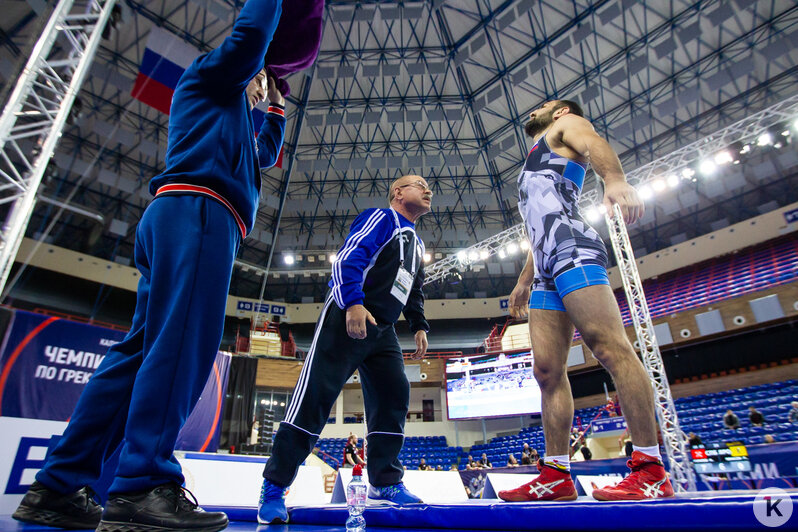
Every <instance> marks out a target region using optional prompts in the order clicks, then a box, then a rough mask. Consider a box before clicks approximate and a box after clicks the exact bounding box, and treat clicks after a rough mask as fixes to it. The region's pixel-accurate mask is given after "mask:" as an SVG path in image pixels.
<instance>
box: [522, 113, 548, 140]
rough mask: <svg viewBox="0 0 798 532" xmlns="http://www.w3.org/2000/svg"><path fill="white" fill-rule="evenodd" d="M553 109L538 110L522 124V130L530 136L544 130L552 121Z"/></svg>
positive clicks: (533, 136)
mask: <svg viewBox="0 0 798 532" xmlns="http://www.w3.org/2000/svg"><path fill="white" fill-rule="evenodd" d="M553 115H554V111H539V112H537V113H535V118H532V119H530V120H529V122H527V123H526V125H525V126H524V132H525V133H526V134H527V135H529V136H530V137H532V138H535V137H536V136H538V135H539V134H540V133H542V132H543V131H545V130H546V128H547V127H549V126H550V125H551V124H552V122H554V117H553Z"/></svg>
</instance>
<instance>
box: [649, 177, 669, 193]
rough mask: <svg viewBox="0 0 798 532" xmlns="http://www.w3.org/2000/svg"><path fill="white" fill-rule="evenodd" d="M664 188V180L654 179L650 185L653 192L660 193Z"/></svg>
mask: <svg viewBox="0 0 798 532" xmlns="http://www.w3.org/2000/svg"><path fill="white" fill-rule="evenodd" d="M665 187H666V185H665V180H664V179H655V180H654V181H653V182H652V183H651V188H653V189H654V192H662V191H663V190H665Z"/></svg>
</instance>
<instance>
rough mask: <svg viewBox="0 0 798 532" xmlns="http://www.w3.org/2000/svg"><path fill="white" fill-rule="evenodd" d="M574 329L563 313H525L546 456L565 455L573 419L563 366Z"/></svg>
mask: <svg viewBox="0 0 798 532" xmlns="http://www.w3.org/2000/svg"><path fill="white" fill-rule="evenodd" d="M573 336H574V326H573V325H572V324H571V321H570V320H569V319H568V315H567V314H566V313H565V312H560V311H557V310H541V309H530V310H529V337H530V340H531V341H532V353H533V354H534V357H535V366H534V371H535V380H537V381H538V385H539V386H540V392H541V398H542V410H543V414H542V415H543V434H544V436H545V438H546V454H547V455H549V456H556V455H567V454H569V453H568V445H569V440H568V435H569V434H570V433H571V423H573V419H574V400H573V397H572V396H571V385H570V383H569V382H568V376H567V373H566V365H567V361H568V350H569V349H570V347H571V340H572V338H573Z"/></svg>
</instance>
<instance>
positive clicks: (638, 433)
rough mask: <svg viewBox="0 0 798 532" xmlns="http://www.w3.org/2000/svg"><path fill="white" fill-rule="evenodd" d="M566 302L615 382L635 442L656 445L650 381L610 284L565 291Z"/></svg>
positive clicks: (595, 354)
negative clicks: (627, 334) (628, 334)
mask: <svg viewBox="0 0 798 532" xmlns="http://www.w3.org/2000/svg"><path fill="white" fill-rule="evenodd" d="M563 304H564V305H565V308H566V310H567V312H568V317H569V318H570V319H571V321H572V322H573V323H574V325H576V328H577V330H579V332H580V333H581V335H582V338H583V339H584V340H585V343H586V344H587V346H588V347H589V348H590V350H591V351H592V352H593V355H594V356H595V357H596V359H597V360H598V361H599V362H601V365H602V366H604V367H605V368H606V369H607V371H608V372H609V373H610V375H611V376H612V379H613V381H615V388H616V389H617V390H618V397H619V398H620V401H621V408H622V409H623V414H624V416H625V418H626V423H627V425H628V426H629V434H630V435H631V436H632V441H633V442H634V443H635V445H637V446H640V447H649V446H652V445H657V429H656V421H655V419H654V392H653V390H652V389H651V381H650V379H649V377H648V374H647V373H646V370H645V368H644V367H643V364H642V363H641V362H640V360H639V359H638V358H637V355H636V354H635V351H634V349H633V348H632V344H631V343H629V339H628V338H627V337H626V332H625V331H624V328H623V321H622V319H621V312H620V310H618V304H617V302H616V300H615V296H614V295H613V293H612V290H611V289H610V287H609V286H607V285H595V286H588V287H586V288H581V289H579V290H575V291H573V292H571V293H569V294H566V296H565V297H563ZM535 363H536V364H537V360H535ZM544 410H545V409H544ZM544 419H545V418H544ZM546 443H547V444H548V436H546ZM547 451H548V448H547Z"/></svg>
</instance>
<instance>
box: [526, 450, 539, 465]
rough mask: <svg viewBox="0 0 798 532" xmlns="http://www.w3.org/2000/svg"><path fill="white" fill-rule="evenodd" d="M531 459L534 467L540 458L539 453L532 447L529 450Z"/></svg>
mask: <svg viewBox="0 0 798 532" xmlns="http://www.w3.org/2000/svg"><path fill="white" fill-rule="evenodd" d="M529 458H531V459H532V465H534V464H537V463H538V459H539V458H540V456H539V455H538V452H537V450H536V449H534V448H532V447H530V448H529Z"/></svg>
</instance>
